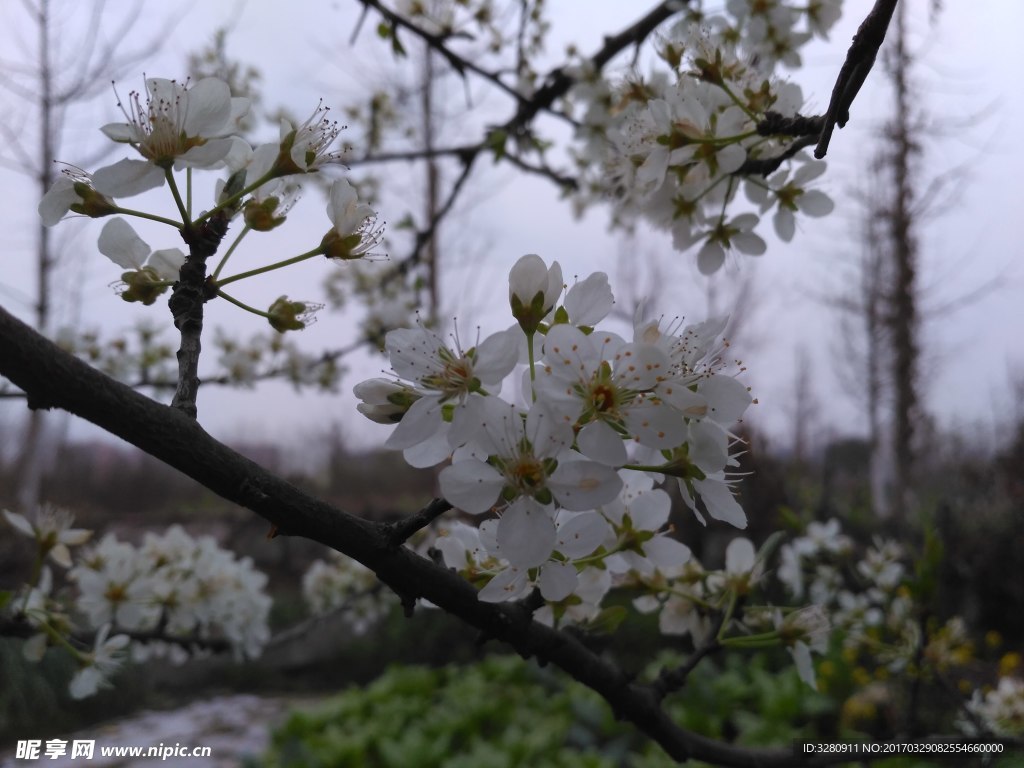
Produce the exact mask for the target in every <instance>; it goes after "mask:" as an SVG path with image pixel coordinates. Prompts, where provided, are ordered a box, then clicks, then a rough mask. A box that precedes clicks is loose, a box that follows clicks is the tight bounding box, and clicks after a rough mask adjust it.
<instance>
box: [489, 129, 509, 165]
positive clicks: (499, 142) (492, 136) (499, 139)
mask: <svg viewBox="0 0 1024 768" xmlns="http://www.w3.org/2000/svg"><path fill="white" fill-rule="evenodd" d="M506 142H508V133H507V132H506V131H503V130H502V129H500V128H495V129H494V130H493V131H491V132H490V133H488V134H487V141H486V144H487V148H488V149H490V150H491V151H492V152H494V162H495V163H497V162H498V161H499V160H501V159H502V158H503V157H505V144H506Z"/></svg>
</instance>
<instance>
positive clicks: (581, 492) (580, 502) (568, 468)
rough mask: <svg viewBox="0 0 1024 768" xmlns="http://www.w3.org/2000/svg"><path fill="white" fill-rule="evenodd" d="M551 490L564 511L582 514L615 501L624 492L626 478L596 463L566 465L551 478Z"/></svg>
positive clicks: (585, 462) (562, 465)
mask: <svg viewBox="0 0 1024 768" xmlns="http://www.w3.org/2000/svg"><path fill="white" fill-rule="evenodd" d="M548 487H549V488H550V489H551V492H552V493H554V494H555V498H557V499H558V501H559V503H560V504H561V505H562V506H563V507H565V508H566V509H568V510H573V511H582V510H586V509H594V508H595V507H599V506H601V505H602V504H606V503H608V502H609V501H611V500H612V499H614V498H615V497H616V496H617V495H618V493H619V491H620V490H621V489H622V478H620V477H619V474H618V473H617V472H616V471H615V470H614V469H612V468H611V467H606V466H604V465H603V464H598V463H597V462H594V461H562V462H560V463H559V464H558V468H557V469H556V470H555V471H554V472H553V473H552V474H551V477H549V478H548Z"/></svg>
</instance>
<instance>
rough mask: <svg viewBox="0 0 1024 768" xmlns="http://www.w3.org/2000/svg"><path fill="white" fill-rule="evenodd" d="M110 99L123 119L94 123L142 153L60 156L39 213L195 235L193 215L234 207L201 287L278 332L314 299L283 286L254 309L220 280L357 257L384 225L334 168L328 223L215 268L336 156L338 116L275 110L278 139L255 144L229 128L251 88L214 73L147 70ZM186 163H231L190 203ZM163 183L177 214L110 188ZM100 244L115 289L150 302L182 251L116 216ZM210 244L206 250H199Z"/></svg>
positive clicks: (281, 217)
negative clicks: (306, 237)
mask: <svg viewBox="0 0 1024 768" xmlns="http://www.w3.org/2000/svg"><path fill="white" fill-rule="evenodd" d="M119 106H120V107H121V110H122V112H123V113H124V116H125V122H118V123H110V124H108V125H105V126H104V127H103V133H104V134H106V136H107V137H108V138H110V139H111V140H113V141H115V142H117V143H120V144H125V145H128V146H129V147H131V148H132V149H133V150H135V152H137V153H138V155H140V156H141V159H140V158H138V157H134V158H133V157H129V158H123V159H121V160H118V161H117V162H115V163H113V164H111V165H109V166H106V167H103V168H99V169H98V170H96V171H95V172H93V173H89V172H87V171H85V170H83V169H81V168H77V167H73V166H69V167H68V168H67V169H66V170H65V171H64V173H63V175H62V176H61V177H60V178H59V179H58V180H57V181H56V182H55V184H54V185H53V187H52V188H51V189H50V190H49V191H48V192H47V194H46V195H45V196H44V197H43V200H42V201H41V202H40V204H39V215H40V217H41V219H42V221H43V223H44V224H45V225H47V226H52V225H54V224H56V223H57V222H59V221H60V220H61V219H63V218H64V217H65V216H66V215H67V214H68V213H70V212H73V213H78V214H83V215H85V216H89V217H92V218H99V217H104V216H110V215H113V214H123V215H124V216H135V217H139V218H145V219H149V220H151V221H156V222H159V223H161V224H165V225H168V226H171V227H174V228H176V229H178V230H179V232H180V235H181V237H184V239H185V241H186V242H187V243H189V245H190V246H193V245H194V244H195V242H196V241H197V239H198V235H197V232H199V231H200V229H201V227H200V225H202V224H204V223H205V222H207V221H208V220H210V219H211V218H212V217H213V216H215V215H217V216H219V217H221V218H226V219H228V220H230V219H232V218H234V217H236V216H240V217H241V218H242V221H243V222H244V226H243V228H242V230H241V232H240V233H239V234H238V236H237V238H236V240H235V241H234V243H233V244H232V245H231V247H229V248H228V250H227V252H226V254H225V255H224V256H223V257H222V258H221V260H220V262H219V263H218V264H217V265H216V267H215V268H214V269H213V274H212V275H211V277H210V279H209V280H208V282H207V284H206V286H205V290H206V291H207V292H209V293H210V294H211V296H214V295H215V296H219V297H221V298H224V299H226V300H228V301H230V302H231V303H233V304H235V305H236V306H238V307H241V308H243V309H245V310H247V311H250V312H253V313H254V314H257V315H261V316H262V317H264V318H266V319H267V320H268V321H269V322H270V324H271V326H272V327H273V328H274V329H275V330H277V331H279V332H284V331H289V330H298V329H301V328H304V327H306V326H307V325H308V324H309V323H310V322H311V321H312V318H313V315H314V313H315V312H316V310H317V309H319V308H320V307H321V306H322V305H319V304H314V303H310V302H306V301H294V300H291V299H289V298H288V297H281V298H280V299H279V300H278V301H276V302H274V304H273V305H272V306H271V307H270V308H269V309H268V310H266V311H263V310H259V309H255V308H253V307H249V306H248V305H246V304H244V303H243V302H241V301H239V300H238V299H235V298H233V297H232V296H229V295H228V294H226V293H225V292H224V290H223V287H224V286H226V285H228V284H230V283H233V282H236V281H238V280H242V279H244V278H249V277H254V276H256V275H259V274H264V273H266V272H269V271H271V270H275V269H280V268H282V267H285V266H290V265H292V264H295V263H298V262H300V261H304V260H306V259H310V258H313V257H314V256H324V257H326V258H327V259H330V260H333V261H342V260H351V259H360V258H363V257H366V256H368V255H372V253H373V250H374V249H375V248H376V247H377V246H378V245H379V244H380V243H381V241H382V237H383V227H382V226H379V225H378V224H377V220H376V214H375V213H374V212H373V210H372V209H371V208H370V207H369V205H367V204H366V203H365V202H363V201H360V200H359V198H358V195H357V193H356V191H355V189H354V188H353V187H352V185H351V184H350V183H349V182H348V181H347V180H344V179H341V180H337V181H335V182H334V183H333V184H332V186H331V189H330V195H329V197H330V199H329V202H328V205H327V215H328V218H329V219H330V222H331V227H330V228H329V229H328V230H327V232H326V233H325V234H324V235H323V236H322V237H321V239H320V240H319V241H318V243H317V244H315V245H314V247H312V248H311V249H310V250H308V251H306V252H305V253H302V254H300V255H298V256H294V257H292V258H289V259H284V260H282V261H280V262H277V263H274V264H270V265H266V266H263V267H257V268H255V269H249V270H247V271H244V272H241V273H239V274H236V275H232V276H228V277H221V272H222V270H223V269H224V267H225V265H226V264H227V261H228V259H229V257H230V256H231V255H232V253H233V252H234V250H235V248H236V247H237V245H238V244H239V242H240V241H241V239H242V238H243V237H245V235H246V234H248V233H249V232H267V231H270V230H272V229H275V228H276V227H278V226H280V225H281V224H283V223H284V221H285V220H286V218H287V215H288V212H289V211H290V210H291V207H292V206H293V205H294V203H295V201H296V200H297V198H298V189H299V187H298V184H297V183H296V182H295V179H296V178H297V177H299V176H301V175H304V174H308V173H316V172H318V171H319V170H320V169H322V168H323V167H324V166H326V165H328V164H332V163H339V162H340V160H341V154H340V153H339V152H338V151H335V150H332V149H331V147H332V145H333V144H334V142H335V140H336V139H337V137H338V134H339V132H340V130H341V127H340V126H339V125H338V123H337V121H333V120H331V119H330V118H329V116H328V114H329V113H328V110H327V109H326V108H325V107H323V106H322V105H320V106H318V107H317V109H316V110H314V112H313V114H312V115H311V116H310V118H309V119H308V120H306V121H305V122H304V123H302V124H301V125H299V126H297V127H293V126H292V125H291V124H290V123H288V122H287V121H282V124H281V127H280V132H279V137H278V139H277V140H276V141H271V142H268V143H265V144H262V145H259V146H256V147H253V146H251V145H250V144H249V143H248V142H247V141H245V140H244V139H243V138H241V137H240V136H238V135H236V134H237V132H238V130H239V125H240V121H241V119H242V118H243V117H244V116H245V115H246V113H247V112H248V110H249V100H248V99H246V98H241V97H234V96H232V95H231V92H230V89H229V88H228V86H227V84H226V83H224V82H223V81H221V80H219V79H217V78H215V77H207V78H203V79H201V80H199V81H198V82H196V83H184V84H182V83H178V82H177V81H174V80H167V79H163V78H149V79H147V80H146V87H145V91H144V93H143V92H138V91H132V92H131V93H129V94H128V97H127V99H125V100H123V101H120V102H119ZM194 169H200V170H225V171H226V172H227V174H228V177H227V178H226V179H224V178H221V179H218V180H217V182H216V184H215V185H214V186H213V189H212V192H213V195H212V201H211V207H210V208H209V209H208V210H205V211H203V212H201V213H199V214H197V215H194V214H193V211H192V191H193V185H192V177H191V173H192V171H193V170H194ZM179 171H187V173H188V174H189V175H188V182H187V184H188V186H187V189H188V194H187V195H183V194H182V192H181V191H180V190H179V188H178V182H177V181H176V177H175V172H179ZM165 183H166V184H167V186H168V187H169V188H170V191H171V194H172V197H173V200H174V205H175V216H176V218H174V217H166V216H159V215H155V214H152V213H146V212H141V211H135V210H131V209H128V208H123V207H121V205H120V204H119V203H117V202H115V198H125V197H130V196H133V195H138V194H141V193H143V192H146V191H148V190H151V189H155V188H157V187H160V186H163V185H164V184H165ZM197 197H198V196H197ZM204 247H206V246H204ZM99 250H100V252H101V253H103V254H104V255H105V256H107V257H108V258H109V259H110V260H111V261H113V262H114V263H115V264H117V265H118V266H119V267H121V268H122V269H124V270H126V271H125V272H123V273H122V275H121V282H120V284H119V285H118V290H119V293H120V295H121V298H123V299H124V300H125V301H138V302H141V303H143V304H153V303H154V302H155V301H156V300H157V298H158V297H159V296H160V295H161V294H163V293H164V292H166V291H167V289H168V288H170V287H171V286H173V285H174V284H175V283H176V282H178V280H179V277H180V274H181V269H182V266H183V265H184V264H185V262H186V255H185V253H183V252H182V251H181V250H179V249H178V248H166V249H158V250H152V249H151V248H150V247H149V245H148V244H147V243H146V242H145V241H144V240H142V238H140V237H139V236H138V235H137V234H136V232H135V230H134V229H133V228H132V226H131V224H129V223H128V221H127V220H126V219H125V218H123V217H121V216H118V217H116V218H114V219H112V220H110V221H109V222H108V223H107V224H106V225H105V226H104V227H103V231H102V232H101V234H100V238H99ZM208 256H209V254H208V253H204V254H203V258H207V257H208Z"/></svg>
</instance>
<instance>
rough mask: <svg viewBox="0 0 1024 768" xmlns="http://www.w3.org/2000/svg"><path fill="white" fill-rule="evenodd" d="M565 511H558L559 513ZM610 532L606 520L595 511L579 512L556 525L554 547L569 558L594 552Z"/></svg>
mask: <svg viewBox="0 0 1024 768" xmlns="http://www.w3.org/2000/svg"><path fill="white" fill-rule="evenodd" d="M564 514H567V513H566V512H562V513H560V516H561V515H564ZM610 533H611V529H610V528H609V526H608V521H606V520H605V519H604V517H602V516H601V515H600V514H598V513H597V512H581V513H580V514H578V515H575V516H573V517H572V518H571V519H570V520H568V521H566V522H565V523H564V524H562V525H559V526H558V535H557V537H556V542H555V549H557V550H558V551H559V552H561V553H562V554H563V555H565V556H566V557H568V558H570V559H576V558H580V557H586V556H587V555H590V554H592V553H593V552H594V550H595V549H597V548H598V547H599V546H601V544H602V542H604V540H605V539H606V538H608V536H609V534H610Z"/></svg>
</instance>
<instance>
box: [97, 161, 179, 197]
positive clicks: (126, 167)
mask: <svg viewBox="0 0 1024 768" xmlns="http://www.w3.org/2000/svg"><path fill="white" fill-rule="evenodd" d="M163 183H164V172H163V169H161V168H158V167H156V166H155V165H153V164H152V163H149V162H146V161H145V160H130V159H128V158H125V159H124V160H118V161H117V162H116V163H114V164H112V165H108V166H105V167H103V168H100V169H99V170H97V171H96V172H95V173H94V174H93V175H92V184H93V186H94V187H95V188H96V191H97V192H100V193H101V194H104V195H107V196H108V197H131V196H132V195H140V194H142V193H143V192H148V191H149V190H151V189H156V188H157V187H159V186H161V185H162V184H163Z"/></svg>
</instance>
